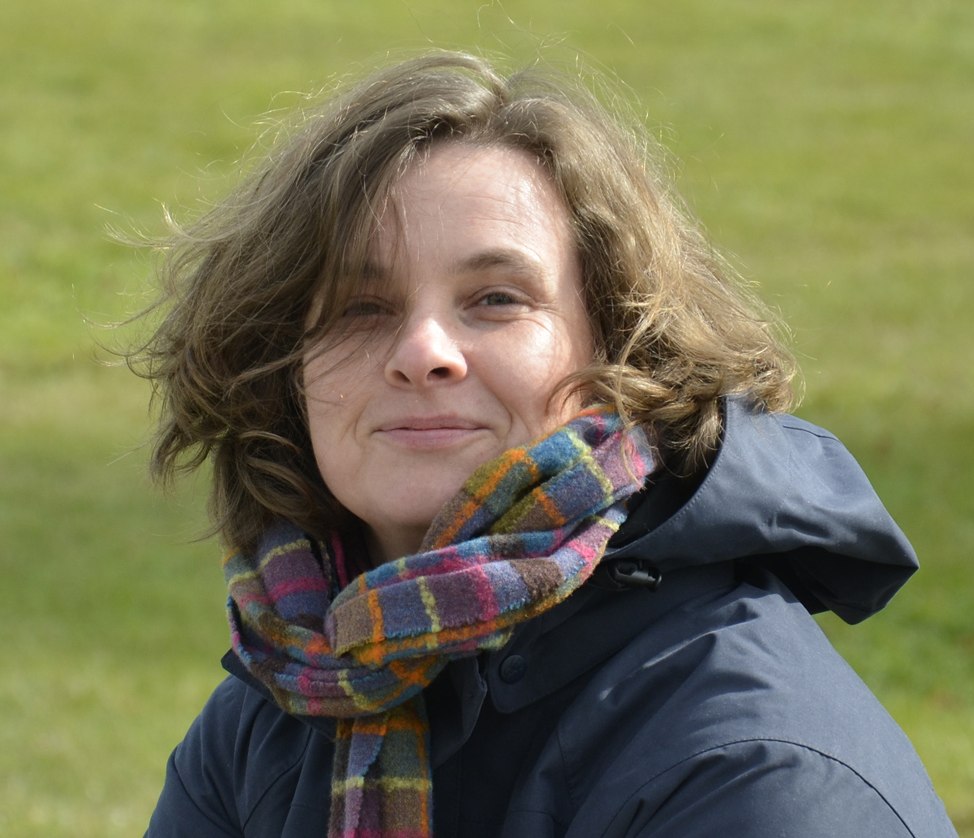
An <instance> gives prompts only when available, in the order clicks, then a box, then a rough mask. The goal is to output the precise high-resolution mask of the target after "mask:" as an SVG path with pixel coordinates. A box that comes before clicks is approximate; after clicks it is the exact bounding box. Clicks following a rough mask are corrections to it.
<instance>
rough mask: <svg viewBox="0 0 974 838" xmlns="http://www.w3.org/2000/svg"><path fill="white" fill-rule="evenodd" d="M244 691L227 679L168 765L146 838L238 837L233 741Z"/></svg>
mask: <svg viewBox="0 0 974 838" xmlns="http://www.w3.org/2000/svg"><path fill="white" fill-rule="evenodd" d="M242 704H243V697H242V691H241V690H240V689H238V688H236V687H235V685H234V684H233V682H232V681H231V679H227V680H225V681H224V682H223V683H222V684H221V685H220V686H218V687H217V689H216V690H215V691H214V693H213V695H212V696H211V697H210V699H209V701H208V702H207V704H206V706H205V707H204V708H203V711H202V712H201V713H200V715H199V716H198V717H197V718H196V720H195V721H194V722H193V724H192V726H191V727H190V729H189V731H188V733H187V734H186V738H185V739H183V741H182V742H181V743H180V744H179V745H178V746H177V747H176V749H175V750H174V751H173V753H172V755H171V756H170V757H169V763H168V765H167V766H166V780H165V784H164V786H163V789H162V794H161V795H160V797H159V802H158V803H157V804H156V809H155V811H154V812H153V814H152V818H151V820H150V822H149V828H148V830H147V832H146V838H190V836H192V838H229V836H235V838H239V836H241V835H242V834H243V832H242V829H241V827H240V823H239V819H238V816H237V805H236V800H235V798H236V795H235V792H234V785H235V784H234V778H233V772H234V763H235V762H236V760H235V741H236V739H237V736H236V733H237V729H238V724H239V721H238V720H239V719H240V718H241V711H242Z"/></svg>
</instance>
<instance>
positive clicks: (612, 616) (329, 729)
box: [147, 400, 956, 838]
mask: <svg viewBox="0 0 974 838" xmlns="http://www.w3.org/2000/svg"><path fill="white" fill-rule="evenodd" d="M724 419H725V423H724V426H725V429H724V438H723V441H722V446H721V450H720V452H719V454H718V455H717V457H716V458H715V460H714V462H713V464H712V465H711V467H710V469H709V470H708V472H707V473H706V474H705V475H704V477H703V479H702V480H697V481H693V482H689V481H685V480H678V479H674V478H665V477H664V478H660V479H657V480H654V481H653V485H652V486H651V487H650V488H648V489H647V490H646V491H645V492H644V493H643V494H642V495H640V496H639V498H638V499H637V502H636V503H634V504H633V507H632V512H631V514H630V516H629V519H628V520H627V522H626V523H625V525H624V526H623V528H622V529H621V530H620V532H619V533H617V535H616V537H615V538H614V539H613V540H612V542H610V548H609V550H608V551H607V553H606V558H605V559H604V560H603V563H602V566H601V567H600V569H599V571H598V572H597V574H596V577H594V578H593V579H592V580H591V581H590V582H589V583H588V584H586V585H585V586H584V587H583V588H582V589H581V590H580V591H579V592H577V593H576V594H574V595H573V596H572V597H570V598H569V599H568V600H567V601H566V602H565V603H563V604H562V605H560V606H558V607H556V608H555V609H553V610H552V611H550V612H548V613H546V614H544V615H542V616H541V617H540V618H537V619H535V620H533V621H531V622H529V623H528V624H526V625H525V626H523V627H522V628H520V629H519V630H518V631H517V632H516V633H515V635H514V637H513V638H512V640H511V641H510V642H509V643H508V644H507V646H505V647H504V648H503V649H501V650H500V651H498V652H495V653H491V654H488V655H482V656H481V657H479V658H476V659H474V658H471V659H467V660H462V661H458V662H455V663H454V664H451V665H450V666H449V667H448V668H447V670H445V671H444V672H443V673H442V674H441V676H440V677H439V678H438V679H437V681H436V682H434V684H433V685H431V687H430V688H429V689H428V690H427V706H428V708H429V715H430V719H431V727H432V760H433V766H434V774H433V789H434V834H435V835H436V836H437V838H445V836H457V838H481V837H483V838H487V836H492V837H493V836H500V838H546V837H547V836H552V838H553V837H554V836H566V837H567V838H590V836H605V837H606V838H622V836H626V837H627V838H632V837H633V836H654V837H655V838H675V837H676V836H681V838H684V837H685V836H710V835H715V834H716V835H719V834H723V835H728V836H738V835H741V836H745V835H746V836H756V837H757V838H763V836H768V838H770V836H810V837H811V838H817V836H822V838H825V836H829V838H835V836H839V837H840V838H842V837H843V836H848V838H853V836H854V837H855V838H863V836H883V837H884V838H886V836H894V838H895V836H930V838H939V836H951V835H956V832H955V831H954V830H953V827H952V826H951V824H950V822H949V820H948V819H947V816H946V814H945V812H944V809H943V806H942V804H941V802H940V800H939V799H938V797H937V795H936V794H935V792H934V791H933V789H932V788H931V786H930V782H929V780H928V778H927V775H926V772H925V770H924V768H923V766H922V765H921V763H920V761H919V758H918V757H917V756H916V753H915V752H914V750H913V748H912V746H911V745H910V743H909V741H908V740H907V738H906V737H905V735H904V734H903V733H902V731H901V730H900V729H899V728H898V726H897V725H896V724H895V722H894V721H893V720H892V719H891V718H890V717H889V716H888V714H887V713H886V712H885V710H883V708H882V707H881V706H880V705H879V703H878V702H877V701H876V699H875V698H874V697H873V696H872V695H871V693H870V692H869V690H868V689H867V688H866V686H865V685H864V684H863V683H862V682H861V681H860V679H859V678H858V677H857V676H856V674H855V673H854V672H853V671H852V670H851V668H850V667H849V666H848V665H847V664H846V663H845V662H844V661H843V660H842V659H841V658H840V657H839V656H838V655H837V653H836V652H835V651H834V650H833V649H832V647H831V646H830V644H829V643H828V641H827V640H826V638H825V637H824V635H823V634H822V632H821V631H820V630H819V628H818V626H817V624H816V623H815V621H814V620H813V619H812V618H811V617H810V615H809V611H810V610H811V611H817V610H822V609H826V608H827V609H831V610H833V611H835V612H836V613H838V614H839V615H840V616H842V617H843V618H845V619H846V620H848V621H850V622H855V621H858V620H861V619H864V618H865V617H867V616H868V615H869V614H871V613H873V612H875V611H876V610H878V609H879V608H882V607H883V606H884V605H885V604H886V603H887V602H888V600H889V599H890V597H891V596H892V595H893V594H894V593H895V591H896V590H897V589H898V588H899V587H900V586H901V585H902V584H903V583H904V582H905V581H906V580H907V579H908V578H909V576H910V575H911V574H912V573H913V572H914V570H915V569H916V566H917V565H916V558H915V556H914V554H913V551H912V549H911V548H910V546H909V544H908V542H907V541H906V539H905V537H904V536H903V534H902V532H900V530H899V528H898V527H897V526H896V525H895V524H894V523H893V521H892V520H891V519H890V517H889V515H888V514H887V513H886V511H885V510H884V508H883V507H882V505H881V504H880V502H879V500H878V499H877V498H876V496H875V493H874V492H873V490H872V489H871V487H870V486H869V483H868V481H867V480H866V478H865V476H864V475H863V474H862V471H861V470H860V469H859V467H858V465H857V464H856V463H855V461H854V460H853V458H852V457H851V456H850V455H849V454H848V452H847V451H846V450H845V448H844V447H843V446H842V445H841V444H840V443H839V442H838V441H837V440H836V439H835V438H834V437H833V436H832V435H831V434H829V433H827V432H826V431H823V430H821V429H820V428H817V427H815V426H813V425H810V424H808V423H806V422H804V421H802V420H799V419H796V418H794V417H790V416H773V415H767V414H763V413H759V412H753V411H752V410H751V409H750V408H749V407H748V406H747V404H746V403H745V402H743V401H741V400H730V401H728V402H727V404H726V405H725V417H724ZM636 561H638V562H644V563H645V567H649V568H650V569H652V570H653V571H657V570H658V571H659V572H660V574H661V577H662V581H661V583H660V584H659V586H658V588H655V589H654V587H653V586H650V585H644V586H627V585H620V584H619V583H618V582H617V581H614V580H613V578H612V577H611V574H610V572H609V571H610V568H611V567H612V563H624V562H629V563H632V562H636ZM616 566H621V565H619V564H617V565H616ZM224 665H225V666H226V668H227V669H229V670H230V672H231V675H230V676H229V677H228V678H227V679H226V680H224V682H223V683H222V684H220V686H219V687H217V689H216V691H215V692H214V694H213V696H212V697H211V698H210V700H209V702H208V703H207V705H206V707H205V708H204V710H203V712H202V713H201V714H200V716H199V717H198V718H197V719H196V721H195V722H194V723H193V725H192V727H191V728H190V730H189V733H188V734H187V736H186V738H185V739H184V741H183V742H182V743H181V744H180V745H179V746H178V747H177V748H176V750H175V751H174V753H173V755H172V757H171V758H170V761H169V765H168V767H167V775H166V782H165V785H164V788H163V791H162V795H161V797H160V800H159V803H158V805H157V808H156V811H155V813H154V814H153V816H152V820H151V822H150V826H149V830H148V832H147V835H149V836H150V838H163V837H164V836H194V838H217V836H241V835H243V836H271V835H273V836H278V835H280V836H284V837H285V838H303V836H312V835H314V836H317V835H322V834H324V832H325V831H326V829H327V823H328V799H329V798H328V791H329V785H330V772H331V763H332V753H333V752H332V741H331V736H332V733H333V723H332V722H331V721H330V720H328V719H308V718H299V717H294V716H289V715H287V714H285V713H284V712H283V711H281V710H280V709H278V708H277V707H276V705H274V704H273V703H272V702H271V701H270V700H269V699H268V698H267V697H266V695H265V694H264V693H263V690H262V688H261V686H260V685H259V684H256V683H253V682H252V681H251V680H250V679H249V676H248V675H247V674H246V672H245V671H244V670H243V668H242V666H240V664H239V662H238V661H236V659H235V658H234V657H233V655H228V656H227V657H226V658H225V659H224Z"/></svg>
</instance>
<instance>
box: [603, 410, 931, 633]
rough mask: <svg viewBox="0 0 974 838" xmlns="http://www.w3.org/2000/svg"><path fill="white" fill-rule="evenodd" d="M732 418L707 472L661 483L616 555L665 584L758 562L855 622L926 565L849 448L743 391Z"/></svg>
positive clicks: (623, 533)
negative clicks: (702, 569) (708, 569)
mask: <svg viewBox="0 0 974 838" xmlns="http://www.w3.org/2000/svg"><path fill="white" fill-rule="evenodd" d="M723 418H724V430H723V436H722V440H721V446H720V449H719V451H718V453H717V455H716V457H715V458H714V460H713V462H712V463H711V465H710V468H709V469H708V470H707V471H706V472H705V473H704V475H703V477H702V479H701V478H697V479H695V480H690V481H688V480H684V479H679V478H675V477H673V476H671V475H660V476H658V477H654V478H652V485H651V486H650V487H649V488H648V489H647V490H646V491H645V492H643V493H642V494H641V495H639V496H638V499H637V501H636V502H635V503H634V504H633V508H632V512H631V513H630V515H629V518H628V519H627V521H626V523H625V524H624V525H623V527H622V529H621V530H620V531H619V532H618V533H617V534H616V536H615V537H614V538H613V539H612V541H611V542H610V544H609V549H608V550H607V551H606V555H605V559H604V561H613V560H617V559H625V558H638V559H643V560H648V561H649V562H650V563H651V564H652V565H653V566H654V567H655V568H656V569H658V570H659V571H660V572H661V573H662V575H663V577H664V582H663V584H665V576H666V574H667V573H668V572H671V571H673V570H677V569H680V568H686V567H694V566H699V565H705V564H711V563H716V562H724V561H737V562H738V563H741V562H743V563H746V564H747V565H750V566H755V565H756V566H758V567H761V568H764V569H767V570H770V571H771V572H773V573H775V574H776V575H777V576H779V577H780V578H781V579H782V580H783V581H784V582H785V583H786V584H787V585H788V586H789V587H790V588H791V589H792V591H793V592H794V594H795V595H796V596H797V597H798V598H799V599H800V600H801V601H802V602H803V603H804V604H805V605H806V607H807V608H808V609H809V610H810V611H812V612H817V611H822V610H831V611H834V612H835V613H836V614H838V615H839V616H840V617H842V618H843V619H844V620H846V621H847V622H850V623H855V622H859V621H860V620H863V619H865V618H866V617H868V616H869V615H870V614H873V613H875V612H876V611H878V610H880V609H881V608H882V607H883V606H885V605H886V603H887V602H888V601H889V600H890V598H891V597H892V596H893V594H895V593H896V591H897V590H898V589H899V588H900V587H901V586H902V585H903V584H904V583H905V582H906V580H907V579H909V577H910V576H911V575H912V574H913V573H914V571H915V570H916V569H917V567H918V565H917V559H916V554H915V553H914V551H913V548H912V547H911V546H910V543H909V542H908V541H907V539H906V536H904V534H903V532H902V531H901V530H900V528H899V527H898V526H897V525H896V523H895V522H894V521H893V519H892V518H891V517H890V515H889V513H888V512H887V511H886V509H885V507H884V506H883V504H882V502H881V501H880V500H879V498H878V497H877V495H876V493H875V491H874V490H873V488H872V486H871V485H870V483H869V481H868V479H867V478H866V476H865V474H864V473H863V471H862V469H861V468H860V467H859V464H858V463H857V462H856V461H855V459H854V458H853V457H852V455H851V454H850V453H849V452H848V451H847V450H846V448H845V446H843V445H842V443H841V442H839V441H838V440H837V439H836V438H835V437H834V436H833V435H832V434H830V433H829V432H828V431H825V430H823V429H822V428H819V427H816V426H815V425H812V424H810V423H808V422H805V421H804V420H802V419H798V418H796V417H794V416H788V415H783V414H772V413H767V412H764V411H762V410H759V409H757V408H755V407H754V406H753V405H752V404H751V403H750V402H748V401H747V400H745V399H743V398H736V397H735V398H729V399H727V400H726V401H725V403H724V417H723Z"/></svg>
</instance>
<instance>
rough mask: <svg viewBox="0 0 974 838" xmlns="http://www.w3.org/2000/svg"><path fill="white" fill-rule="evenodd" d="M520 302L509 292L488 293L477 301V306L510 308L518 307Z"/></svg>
mask: <svg viewBox="0 0 974 838" xmlns="http://www.w3.org/2000/svg"><path fill="white" fill-rule="evenodd" d="M521 302H522V301H521V299H519V298H518V297H517V296H516V295H514V294H513V293H511V292H510V291H488V292H487V293H485V294H481V295H480V297H479V298H478V299H477V305H481V306H511V305H519V304H520V303H521Z"/></svg>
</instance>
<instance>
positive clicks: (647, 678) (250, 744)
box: [144, 54, 954, 838]
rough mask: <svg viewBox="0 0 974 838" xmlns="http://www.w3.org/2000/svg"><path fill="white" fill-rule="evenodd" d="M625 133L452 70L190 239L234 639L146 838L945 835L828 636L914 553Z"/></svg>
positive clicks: (192, 429)
mask: <svg viewBox="0 0 974 838" xmlns="http://www.w3.org/2000/svg"><path fill="white" fill-rule="evenodd" d="M634 136H635V135H633V134H631V133H630V132H628V131H627V130H626V129H624V128H621V127H619V125H618V124H617V123H616V122H614V121H613V120H612V119H611V118H610V117H609V116H608V115H607V114H606V113H605V112H604V111H603V110H602V109H601V108H600V107H599V106H598V105H597V104H596V103H595V102H594V101H593V100H592V99H591V97H588V96H586V95H585V94H583V93H580V92H578V91H573V92H569V91H568V90H567V88H566V86H565V85H564V83H561V82H552V81H550V80H546V79H545V78H544V77H543V76H540V75H538V74H535V73H525V74H519V75H516V76H513V77H511V78H504V77H502V76H501V75H499V74H498V73H497V71H495V70H494V69H493V68H492V67H491V66H489V65H488V64H487V63H486V62H484V61H482V60H480V59H477V58H473V57H470V56H466V55H458V54H437V55H433V56H428V57H425V58H421V59H417V60H414V61H410V62H406V63H404V64H400V65H398V66H395V67H391V68H389V69H387V70H385V71H383V72H381V73H378V74H376V75H375V76H372V77H370V78H369V79H367V80H365V81H364V82H362V83H360V84H359V85H357V86H356V87H354V88H353V89H351V90H349V91H348V92H346V93H345V94H343V95H342V96H341V97H339V98H337V99H336V100H335V101H334V102H332V103H331V104H330V105H329V106H327V107H326V108H325V109H324V110H322V111H320V112H318V113H315V114H312V115H311V116H310V117H308V119H307V120H306V123H305V125H304V126H303V129H302V130H301V131H300V132H299V133H298V134H297V135H296V136H294V137H293V138H291V139H290V140H289V141H288V142H287V143H286V144H285V145H283V146H282V147H281V148H280V149H278V150H276V151H274V152H273V153H272V154H271V155H270V156H269V158H268V160H267V162H266V164H265V166H264V167H263V168H262V169H261V170H260V171H258V172H257V173H256V174H255V175H254V176H253V177H252V178H251V179H250V180H249V181H248V182H247V183H246V184H245V185H244V186H242V187H241V188H240V189H239V190H238V192H237V193H236V194H234V195H233V196H231V197H230V198H228V199H227V200H226V201H225V202H224V203H223V204H222V205H220V206H219V207H217V208H216V209H215V210H214V211H213V212H212V213H211V214H210V215H209V216H208V217H206V218H204V219H203V220H202V221H201V222H199V223H198V224H197V225H196V227H195V228H194V229H192V230H190V231H188V232H187V233H186V234H184V236H183V238H182V241H181V244H179V245H178V246H177V248H176V249H175V250H174V252H173V255H172V256H171V258H170V260H169V262H168V263H167V271H168V277H169V292H168V296H167V299H166V301H165V302H166V305H167V307H168V308H167V314H166V317H165V319H164V320H163V321H162V323H161V325H160V326H159V328H158V330H157V331H156V333H155V334H154V336H153V338H152V340H151V341H150V342H149V344H148V345H147V347H146V350H145V353H144V359H145V360H146V361H147V363H148V369H147V372H146V374H147V375H149V376H150V377H151V378H152V379H153V380H154V381H155V383H156V386H157V388H158V393H159V395H160V397H161V400H162V418H161V429H160V435H159V438H158V441H157V446H156V449H155V459H154V465H155V468H156V470H157V472H159V473H160V474H163V475H171V474H172V472H173V471H174V470H175V469H176V468H177V467H178V466H180V465H185V466H188V467H195V466H198V465H200V464H202V463H203V462H204V461H206V460H208V459H209V460H211V461H212V465H213V495H212V507H213V512H214V515H215V520H216V522H217V526H218V529H219V531H220V532H221V534H222V536H223V538H224V539H225V540H226V542H227V544H228V546H229V550H230V555H229V557H228V559H227V560H226V564H225V569H226V575H227V581H228V586H229V592H230V599H229V616H230V624H231V636H232V645H233V648H232V651H231V652H230V653H228V654H227V656H226V658H225V659H224V665H225V667H226V668H227V669H228V670H229V673H230V675H229V677H228V678H227V679H226V680H225V681H224V682H223V684H221V686H219V687H218V688H217V690H216V691H215V693H214V695H213V697H212V698H211V700H210V701H209V702H208V704H207V706H206V707H205V708H204V710H203V712H202V713H201V715H200V717H199V718H198V719H197V720H196V722H195V723H194V724H193V727H192V728H191V730H190V732H189V734H188V735H187V737H186V739H185V740H184V741H183V743H182V744H180V745H179V747H177V749H176V750H175V752H174V754H173V756H172V758H171V760H170V763H169V768H168V773H167V778H166V783H165V787H164V789H163V792H162V796H161V798H160V801H159V804H158V807H157V809H156V812H155V814H154V815H153V817H152V821H151V824H150V827H149V832H148V834H149V835H151V836H154V837H155V836H164V835H186V836H190V835H192V836H228V835H260V836H266V835H284V836H305V835H321V834H324V833H325V831H326V830H327V831H328V834H329V835H332V836H377V835H383V836H420V835H430V834H435V835H437V836H438V837H439V836H450V835H456V836H465V838H466V837H467V836H531V837H532V838H533V837H534V836H545V835H552V836H553V835H566V836H594V835H607V836H634V835H653V836H687V835H710V834H714V833H718V832H723V833H724V834H730V835H751V836H763V835H769V836H770V835H782V834H788V835H802V836H806V835H809V836H818V835H821V836H826V835H828V836H836V835H848V836H857V838H859V837H860V836H863V835H882V836H893V835H929V836H935V835H950V834H954V833H953V830H952V828H951V826H950V823H949V821H948V820H947V818H946V815H945V813H944V811H943V807H942V805H941V804H940V802H939V800H938V799H937V797H936V795H935V794H934V792H933V791H932V789H931V788H930V785H929V781H928V780H927V778H926V774H925V772H924V770H923V767H922V766H921V765H920V763H919V760H918V758H917V757H916V755H915V753H914V752H913V749H912V747H911V746H910V744H909V742H908V741H907V740H906V738H905V736H904V735H903V734H902V732H901V731H900V730H899V729H898V728H897V727H896V725H895V724H894V723H893V721H892V720H891V719H890V718H889V717H888V716H887V715H886V714H885V712H884V711H883V710H882V708H881V707H880V706H879V705H878V703H877V702H876V701H875V699H874V698H873V697H872V696H871V695H870V694H869V692H868V690H867V689H866V688H865V686H864V685H863V684H862V683H861V682H860V681H859V680H858V679H857V678H856V676H855V675H854V674H853V673H852V672H851V670H850V669H849V668H848V667H847V666H846V665H845V664H844V663H843V662H842V661H841V659H840V658H839V657H838V656H837V654H836V653H835V652H834V651H833V650H832V649H831V647H830V646H829V645H828V643H827V641H826V640H825V639H824V638H823V636H822V634H821V632H820V631H819V630H818V628H817V627H816V625H815V623H814V621H813V620H812V618H811V617H810V616H809V611H816V610H821V609H824V608H830V609H832V610H833V611H835V612H836V613H838V614H839V615H841V616H842V617H844V618H845V619H847V620H849V621H858V620H860V619H863V618H864V617H866V616H868V615H869V614H870V613H872V612H874V611H876V610H878V609H879V608H881V607H883V605H885V603H886V602H887V601H888V600H889V598H890V597H891V596H892V595H893V593H894V592H895V591H896V590H897V589H898V588H899V586H900V585H902V584H903V583H904V582H905V581H906V579H907V578H908V577H909V576H910V575H911V574H912V573H913V571H914V570H915V568H916V563H915V557H914V555H913V552H912V550H911V548H910V547H909V545H908V543H907V542H906V540H905V538H904V537H903V535H902V533H901V532H900V531H899V529H898V528H897V527H896V525H895V524H894V523H893V522H892V521H891V520H890V518H889V516H888V515H887V513H886V512H885V510H884V509H883V508H882V506H881V504H880V503H879V501H878V499H877V498H876V497H875V495H874V493H873V492H872V490H871V488H870V486H869V484H868V482H867V481H866V479H865V477H864V476H863V475H862V473H861V471H860V470H859V468H858V467H857V466H856V464H855V462H854V461H853V460H852V458H851V457H850V456H849V455H848V453H847V452H846V451H845V450H844V449H843V448H842V446H841V445H840V444H839V443H838V442H837V441H836V440H835V439H834V438H833V437H832V436H831V435H829V434H828V433H827V432H825V431H822V430H820V429H818V428H815V427H813V426H811V425H809V424H807V423H805V422H802V421H800V420H798V419H794V418H791V417H788V416H786V415H784V414H783V413H782V412H781V411H783V410H784V409H786V408H787V407H788V405H789V404H790V398H791V396H790V387H789V382H790V380H791V377H792V374H793V369H792V363H791V360H790V358H789V356H788V355H787V353H786V352H785V351H784V350H783V349H782V347H781V346H780V344H779V342H778V341H777V339H776V337H775V335H774V330H773V328H772V327H771V326H770V325H769V323H770V321H769V319H768V317H767V315H766V314H765V313H764V312H763V311H762V310H761V309H760V307H759V306H758V305H757V304H756V303H755V302H754V301H753V300H751V299H749V298H748V297H747V296H746V295H745V294H744V293H743V292H742V290H741V289H740V288H739V287H738V286H737V285H736V284H734V282H733V281H732V280H731V279H730V278H729V276H728V272H727V271H726V270H725V268H724V266H723V265H722V264H721V262H720V261H719V260H718V259H717V258H716V257H715V256H714V254H713V251H712V250H711V249H710V247H709V246H708V244H707V243H706V242H705V241H704V239H703V238H702V237H701V235H700V234H699V233H698V231H697V230H696V228H695V227H694V226H693V224H692V223H691V222H690V221H689V220H688V219H687V217H686V216H685V214H683V213H682V212H681V211H680V210H679V208H678V205H677V202H676V201H675V199H674V198H673V196H672V195H670V194H669V193H668V192H667V191H666V189H665V186H664V185H663V183H662V180H661V178H660V176H659V172H658V171H657V170H656V169H654V168H652V167H651V166H650V164H649V161H648V157H647V155H646V151H645V148H644V145H645V144H644V143H643V142H642V141H641V140H638V139H635V138H634ZM187 457H188V460H187V459H186V458H187Z"/></svg>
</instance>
